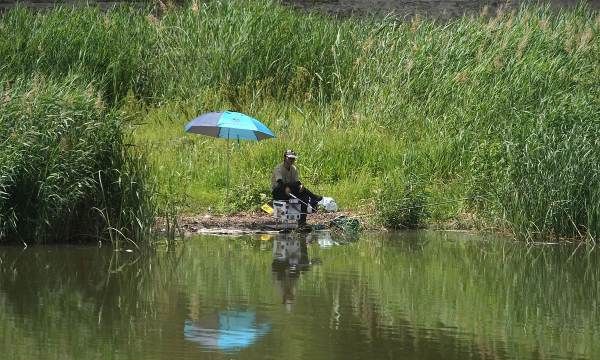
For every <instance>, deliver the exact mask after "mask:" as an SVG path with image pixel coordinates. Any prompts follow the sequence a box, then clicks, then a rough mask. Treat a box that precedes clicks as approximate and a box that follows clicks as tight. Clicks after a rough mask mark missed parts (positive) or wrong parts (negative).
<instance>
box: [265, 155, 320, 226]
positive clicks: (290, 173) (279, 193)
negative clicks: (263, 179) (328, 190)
mask: <svg viewBox="0 0 600 360" xmlns="http://www.w3.org/2000/svg"><path fill="white" fill-rule="evenodd" d="M296 158H297V155H296V153H295V152H293V151H292V150H286V151H285V152H284V153H283V162H282V163H281V164H279V165H277V166H276V167H275V169H274V170H273V175H272V176H271V190H272V192H273V200H289V199H290V194H291V195H293V196H295V197H297V198H298V199H300V200H301V202H300V212H301V214H300V220H299V221H298V225H299V226H303V225H306V212H307V208H308V206H307V204H310V206H311V207H312V208H313V209H316V208H317V203H318V202H319V201H321V200H322V199H323V197H322V196H320V195H316V194H314V193H312V192H311V191H310V190H308V189H307V188H306V187H304V185H303V184H302V183H301V182H300V178H299V176H298V169H297V168H296V166H294V163H295V162H296Z"/></svg>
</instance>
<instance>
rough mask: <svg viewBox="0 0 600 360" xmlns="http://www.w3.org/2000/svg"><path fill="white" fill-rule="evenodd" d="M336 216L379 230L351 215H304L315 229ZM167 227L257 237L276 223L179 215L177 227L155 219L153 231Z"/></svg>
mask: <svg viewBox="0 0 600 360" xmlns="http://www.w3.org/2000/svg"><path fill="white" fill-rule="evenodd" d="M339 216H347V217H352V218H357V219H359V221H360V223H361V226H362V227H363V228H364V229H369V230H376V229H379V230H382V229H381V228H379V227H377V226H376V225H374V224H373V222H372V221H370V219H369V217H367V216H365V215H360V214H355V213H351V212H344V211H341V212H335V213H326V212H318V213H315V214H311V215H309V216H308V220H307V223H308V225H310V226H313V227H318V228H328V227H330V223H331V221H332V220H333V219H335V218H337V217H339ZM169 226H171V227H172V231H174V232H175V234H176V235H182V236H186V237H187V236H192V235H199V234H227V235H235V234H260V233H269V232H274V231H278V230H279V228H278V224H277V222H276V221H275V219H274V218H273V217H272V216H271V215H269V214H267V213H265V212H259V211H256V212H241V213H236V214H228V215H223V214H197V215H193V214H186V215H180V216H179V217H178V219H177V224H175V226H174V227H173V225H172V224H169V225H167V223H166V221H165V220H164V219H158V220H157V223H156V230H157V231H158V232H161V233H167V232H168V231H169Z"/></svg>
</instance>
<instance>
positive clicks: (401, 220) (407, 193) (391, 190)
mask: <svg viewBox="0 0 600 360" xmlns="http://www.w3.org/2000/svg"><path fill="white" fill-rule="evenodd" d="M381 186H382V187H381V189H380V190H379V192H378V196H377V202H376V207H377V211H378V215H379V218H380V220H381V222H382V223H383V225H384V226H386V227H388V228H391V229H417V228H420V227H423V226H424V225H425V222H426V220H427V218H428V217H429V210H428V209H427V199H428V195H427V193H426V191H425V187H424V184H423V182H422V180H421V179H419V178H418V177H417V176H415V175H412V174H411V175H403V174H402V173H400V172H396V173H392V174H388V175H387V176H386V177H385V178H384V180H383V183H382V185H381Z"/></svg>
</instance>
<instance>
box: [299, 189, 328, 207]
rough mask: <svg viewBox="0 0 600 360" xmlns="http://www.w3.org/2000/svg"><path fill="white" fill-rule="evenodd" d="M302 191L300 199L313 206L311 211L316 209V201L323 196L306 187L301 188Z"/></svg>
mask: <svg viewBox="0 0 600 360" xmlns="http://www.w3.org/2000/svg"><path fill="white" fill-rule="evenodd" d="M302 193H303V194H302V201H304V202H306V203H307V204H310V206H311V207H312V208H313V211H317V203H318V202H319V201H321V200H322V199H323V197H322V196H320V195H317V194H315V193H313V192H312V191H310V190H309V189H307V188H306V187H303V188H302ZM304 199H306V200H304Z"/></svg>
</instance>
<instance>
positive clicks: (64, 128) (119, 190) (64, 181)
mask: <svg viewBox="0 0 600 360" xmlns="http://www.w3.org/2000/svg"><path fill="white" fill-rule="evenodd" d="M7 84H8V85H7V88H6V89H5V90H4V92H3V99H2V106H1V109H2V110H1V111H0V138H1V139H2V146H1V147H0V242H17V241H21V242H23V243H25V244H27V243H49V242H59V241H60V242H62V241H68V240H73V239H77V240H90V239H91V240H97V241H107V242H113V243H115V244H117V243H118V242H119V241H120V240H123V239H129V240H132V241H133V240H137V239H140V238H142V237H143V236H144V235H145V234H146V232H147V230H148V229H149V225H150V224H152V222H153V216H154V210H153V206H152V203H151V197H150V196H148V195H150V194H152V193H153V191H152V190H151V187H150V186H149V184H147V183H146V182H147V181H148V179H150V176H149V174H148V173H147V169H146V168H144V167H145V166H146V165H145V163H144V162H143V161H140V160H141V159H140V158H139V157H140V156H143V155H141V154H137V153H136V152H135V150H130V149H128V148H126V141H127V137H126V133H125V132H124V131H123V129H122V126H123V125H122V123H121V118H120V117H119V114H118V113H117V112H116V111H115V110H111V109H109V108H107V107H106V105H105V103H104V102H103V100H102V96H101V93H100V92H99V91H97V90H96V89H95V88H94V87H93V86H92V85H90V84H87V85H85V84H82V83H81V80H80V79H78V78H76V77H72V78H68V79H65V80H63V81H57V80H53V79H50V78H46V77H43V76H36V77H33V78H31V79H29V80H17V81H14V82H10V83H8V82H7Z"/></svg>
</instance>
